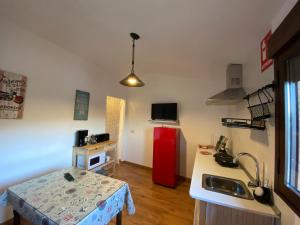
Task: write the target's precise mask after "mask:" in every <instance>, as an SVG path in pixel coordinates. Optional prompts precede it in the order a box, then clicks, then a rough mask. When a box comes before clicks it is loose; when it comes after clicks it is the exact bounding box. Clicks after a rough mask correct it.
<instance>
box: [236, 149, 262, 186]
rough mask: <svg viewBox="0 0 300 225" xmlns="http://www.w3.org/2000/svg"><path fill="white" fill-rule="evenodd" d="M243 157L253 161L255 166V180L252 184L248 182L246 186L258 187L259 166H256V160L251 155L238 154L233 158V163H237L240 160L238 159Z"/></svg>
mask: <svg viewBox="0 0 300 225" xmlns="http://www.w3.org/2000/svg"><path fill="white" fill-rule="evenodd" d="M244 155H245V156H249V157H250V158H252V159H253V160H254V162H255V166H256V178H255V180H254V182H252V181H249V183H248V186H249V187H258V186H259V185H260V179H259V165H258V161H257V159H256V158H255V157H254V156H253V155H251V154H250V153H247V152H241V153H239V154H237V155H236V156H235V158H234V159H233V162H234V163H237V161H238V160H239V159H240V157H241V156H244Z"/></svg>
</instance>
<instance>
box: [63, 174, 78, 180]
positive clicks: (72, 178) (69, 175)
mask: <svg viewBox="0 0 300 225" xmlns="http://www.w3.org/2000/svg"><path fill="white" fill-rule="evenodd" d="M64 178H65V179H66V180H67V181H74V180H75V179H74V177H73V176H72V175H71V174H70V173H65V174H64Z"/></svg>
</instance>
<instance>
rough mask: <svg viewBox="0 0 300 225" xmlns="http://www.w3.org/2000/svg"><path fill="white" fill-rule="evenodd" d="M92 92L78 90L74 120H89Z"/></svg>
mask: <svg viewBox="0 0 300 225" xmlns="http://www.w3.org/2000/svg"><path fill="white" fill-rule="evenodd" d="M89 102H90V93H89V92H85V91H80V90H76V97H75V108H74V120H88V115H89Z"/></svg>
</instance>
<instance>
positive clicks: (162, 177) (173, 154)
mask: <svg viewBox="0 0 300 225" xmlns="http://www.w3.org/2000/svg"><path fill="white" fill-rule="evenodd" d="M153 139H154V140H153V169H152V180H153V182H154V183H156V184H161V185H164V186H169V187H175V186H176V182H177V174H178V172H179V171H178V169H179V157H178V156H179V151H178V150H179V129H176V128H168V127H155V128H154V138H153Z"/></svg>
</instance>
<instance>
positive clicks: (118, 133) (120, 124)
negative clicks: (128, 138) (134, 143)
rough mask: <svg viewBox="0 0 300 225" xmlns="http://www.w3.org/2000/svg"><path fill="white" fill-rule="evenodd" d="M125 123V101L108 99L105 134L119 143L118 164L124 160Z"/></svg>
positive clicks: (108, 97) (113, 98)
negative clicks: (123, 139)
mask: <svg viewBox="0 0 300 225" xmlns="http://www.w3.org/2000/svg"><path fill="white" fill-rule="evenodd" d="M124 123H125V100H124V99H122V98H116V97H112V96H107V97H106V116H105V132H106V133H109V135H110V139H111V140H112V141H116V142H117V163H119V160H122V138H123V131H124Z"/></svg>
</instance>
